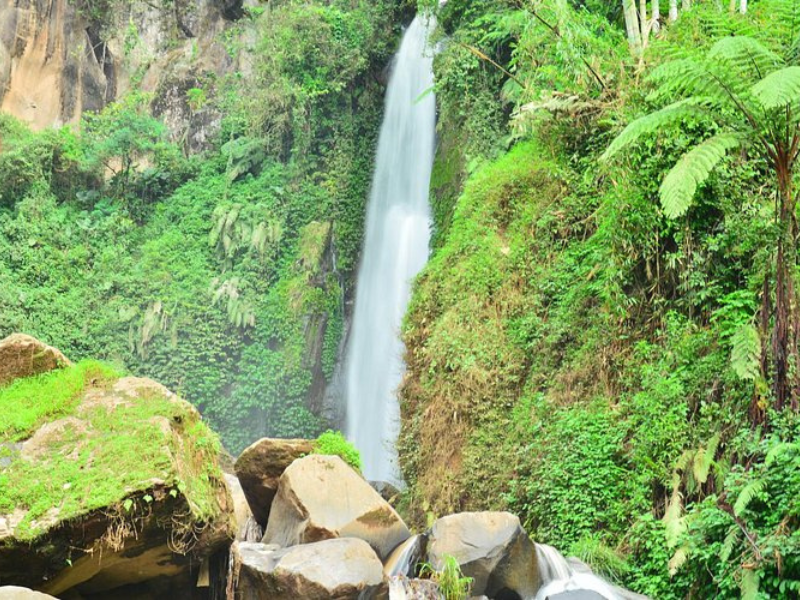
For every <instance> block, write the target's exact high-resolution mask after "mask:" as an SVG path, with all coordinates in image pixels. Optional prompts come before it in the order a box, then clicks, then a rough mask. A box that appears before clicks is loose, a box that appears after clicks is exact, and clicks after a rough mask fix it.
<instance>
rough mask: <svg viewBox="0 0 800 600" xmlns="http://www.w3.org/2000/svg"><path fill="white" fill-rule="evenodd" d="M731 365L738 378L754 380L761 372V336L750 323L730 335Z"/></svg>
mask: <svg viewBox="0 0 800 600" xmlns="http://www.w3.org/2000/svg"><path fill="white" fill-rule="evenodd" d="M731 346H732V347H731V367H732V368H733V370H734V372H735V373H736V374H737V375H738V376H739V378H740V379H745V380H755V379H757V378H758V376H759V375H760V374H761V338H760V337H759V335H758V330H757V329H756V328H755V327H754V326H753V325H752V324H750V323H748V324H746V325H742V326H741V327H739V329H737V330H736V332H735V333H734V334H733V336H732V337H731Z"/></svg>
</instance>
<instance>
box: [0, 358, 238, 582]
mask: <svg viewBox="0 0 800 600" xmlns="http://www.w3.org/2000/svg"><path fill="white" fill-rule="evenodd" d="M218 454H219V443H218V440H217V438H216V436H215V435H214V434H213V433H212V432H211V431H210V430H209V429H208V428H207V427H206V425H205V424H204V423H203V422H202V420H201V418H200V415H199V413H198V412H197V410H196V409H195V408H193V407H192V406H191V405H190V404H188V403H187V402H184V401H183V400H180V399H179V398H178V397H176V396H175V395H174V394H172V393H171V392H170V391H169V390H167V389H166V388H164V387H163V386H161V385H160V384H158V383H156V382H154V381H151V380H148V379H138V378H132V377H122V376H121V374H120V373H118V372H117V371H115V370H114V369H113V368H110V367H108V366H105V365H103V364H100V363H96V362H80V363H78V364H76V365H72V366H68V367H66V368H63V369H61V370H57V371H52V372H48V373H44V374H40V375H36V376H33V377H27V378H23V379H17V380H15V381H13V382H11V383H9V384H6V385H5V386H2V387H0V581H2V582H3V583H9V584H14V585H24V586H27V587H31V588H34V589H39V590H42V591H45V592H48V593H50V594H54V595H59V594H61V593H62V592H64V591H66V590H69V589H77V590H78V591H79V592H80V593H81V594H83V595H85V596H87V597H89V596H91V595H92V594H97V593H107V592H108V590H111V589H116V588H119V587H121V586H127V585H134V584H140V583H141V582H144V581H149V580H154V579H161V580H163V579H164V578H165V577H166V578H172V579H175V580H177V579H181V580H185V581H187V582H189V581H192V579H193V577H194V575H195V572H196V571H197V570H198V569H199V568H200V566H201V565H202V564H203V563H204V562H205V561H206V559H208V558H209V557H210V556H211V555H213V554H214V553H215V552H216V551H217V550H219V549H221V548H224V547H226V546H227V544H228V542H229V540H230V539H231V538H232V536H233V527H232V524H233V519H232V517H231V513H232V502H231V499H230V494H229V492H228V489H227V487H226V485H225V481H224V478H223V474H222V472H221V470H220V468H219V463H218V458H217V456H218ZM192 583H193V581H192Z"/></svg>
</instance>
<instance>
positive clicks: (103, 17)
mask: <svg viewBox="0 0 800 600" xmlns="http://www.w3.org/2000/svg"><path fill="white" fill-rule="evenodd" d="M242 14H243V9H242V4H241V2H240V1H238V2H237V0H232V1H228V2H226V1H225V0H182V1H180V0H179V1H176V2H162V3H159V4H151V3H148V2H144V1H141V0H133V1H124V0H123V1H119V2H108V1H105V2H103V1H102V0H101V1H100V2H95V3H91V2H89V1H83V2H80V3H78V2H74V1H72V0H0V99H1V100H2V104H0V110H2V112H4V113H8V114H11V115H14V116H16V117H18V118H20V119H21V120H23V121H25V122H27V123H29V124H30V125H31V126H32V127H33V128H35V129H43V128H46V127H50V126H60V125H63V124H65V123H72V122H76V121H77V120H78V119H79V118H80V115H81V114H82V113H83V112H86V111H96V110H99V109H101V108H102V107H103V106H105V105H106V104H107V103H108V102H110V101H113V100H115V99H117V98H119V97H120V96H121V95H122V94H124V93H125V92H127V91H129V90H131V89H140V90H142V91H144V92H150V93H153V94H154V99H153V105H152V106H153V112H154V113H155V114H156V115H157V116H161V117H162V118H163V119H164V121H165V122H166V124H167V125H168V126H169V127H170V130H171V132H172V134H173V136H174V137H176V138H179V137H181V136H184V135H187V136H188V142H189V145H190V147H192V146H199V147H202V145H203V143H204V141H205V139H206V138H207V137H208V131H207V130H208V128H209V127H213V126H214V125H215V124H216V123H217V122H218V118H215V116H213V115H203V114H202V110H198V111H192V110H191V109H190V107H189V105H188V103H187V98H186V91H187V90H188V89H190V88H192V87H199V86H201V85H202V84H203V83H204V82H210V81H213V80H215V79H216V78H218V77H220V76H223V75H225V74H226V73H230V72H232V71H234V70H241V69H245V70H246V65H245V64H243V63H244V62H245V61H246V59H244V58H239V57H238V56H237V57H236V58H234V57H232V56H231V54H236V53H229V52H228V51H227V49H226V47H225V40H224V33H225V31H226V29H229V28H230V27H231V25H232V23H233V21H235V20H236V19H238V18H239V17H241V16H242Z"/></svg>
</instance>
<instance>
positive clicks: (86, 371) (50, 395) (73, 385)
mask: <svg viewBox="0 0 800 600" xmlns="http://www.w3.org/2000/svg"><path fill="white" fill-rule="evenodd" d="M117 377H119V372H118V371H117V370H116V369H113V368H112V367H109V366H107V365H104V364H102V363H98V362H95V361H88V360H86V361H81V362H79V363H78V364H77V365H75V366H74V367H70V368H68V369H65V370H59V371H51V372H49V373H43V374H41V375H36V376H34V377H28V378H25V379H17V380H16V381H14V382H12V383H11V384H9V385H7V386H5V387H2V388H0V436H2V437H3V439H5V440H9V441H12V442H13V441H17V440H22V439H25V438H27V437H29V436H30V435H31V433H33V432H34V431H36V429H38V428H39V427H40V426H41V425H42V424H44V423H45V422H47V421H49V420H54V419H59V418H61V417H63V416H65V415H67V414H68V413H69V412H71V411H73V410H74V409H75V406H76V403H77V402H78V401H79V400H80V397H81V395H82V394H83V391H84V390H85V389H86V387H87V386H88V385H93V386H96V385H102V382H106V381H110V380H112V379H116V378H117Z"/></svg>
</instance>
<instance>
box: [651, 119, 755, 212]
mask: <svg viewBox="0 0 800 600" xmlns="http://www.w3.org/2000/svg"><path fill="white" fill-rule="evenodd" d="M741 143H742V138H741V137H740V136H739V135H737V134H734V133H721V134H718V135H715V136H714V137H711V138H709V139H707V140H706V141H704V142H702V143H701V144H698V145H697V146H695V147H694V148H692V149H691V150H689V152H687V153H686V154H684V155H683V156H682V157H681V159H680V160H679V161H678V162H677V164H676V165H675V166H674V167H672V170H671V171H670V172H669V173H668V174H667V176H666V177H665V178H664V181H663V182H662V184H661V188H660V190H659V194H660V196H661V206H662V207H663V209H664V214H666V215H667V217H669V218H670V219H675V218H677V217H680V216H681V215H683V214H685V213H686V211H687V210H689V206H690V205H691V203H692V200H693V199H694V194H695V192H696V191H697V188H698V186H700V185H702V184H703V183H705V181H706V180H707V179H708V176H709V175H710V174H711V171H713V170H714V167H716V166H717V165H718V164H719V162H720V161H721V160H722V159H723V157H724V156H725V155H726V154H727V153H728V152H729V151H730V150H732V149H734V148H736V147H738V146H739V145H740V144H741Z"/></svg>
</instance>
